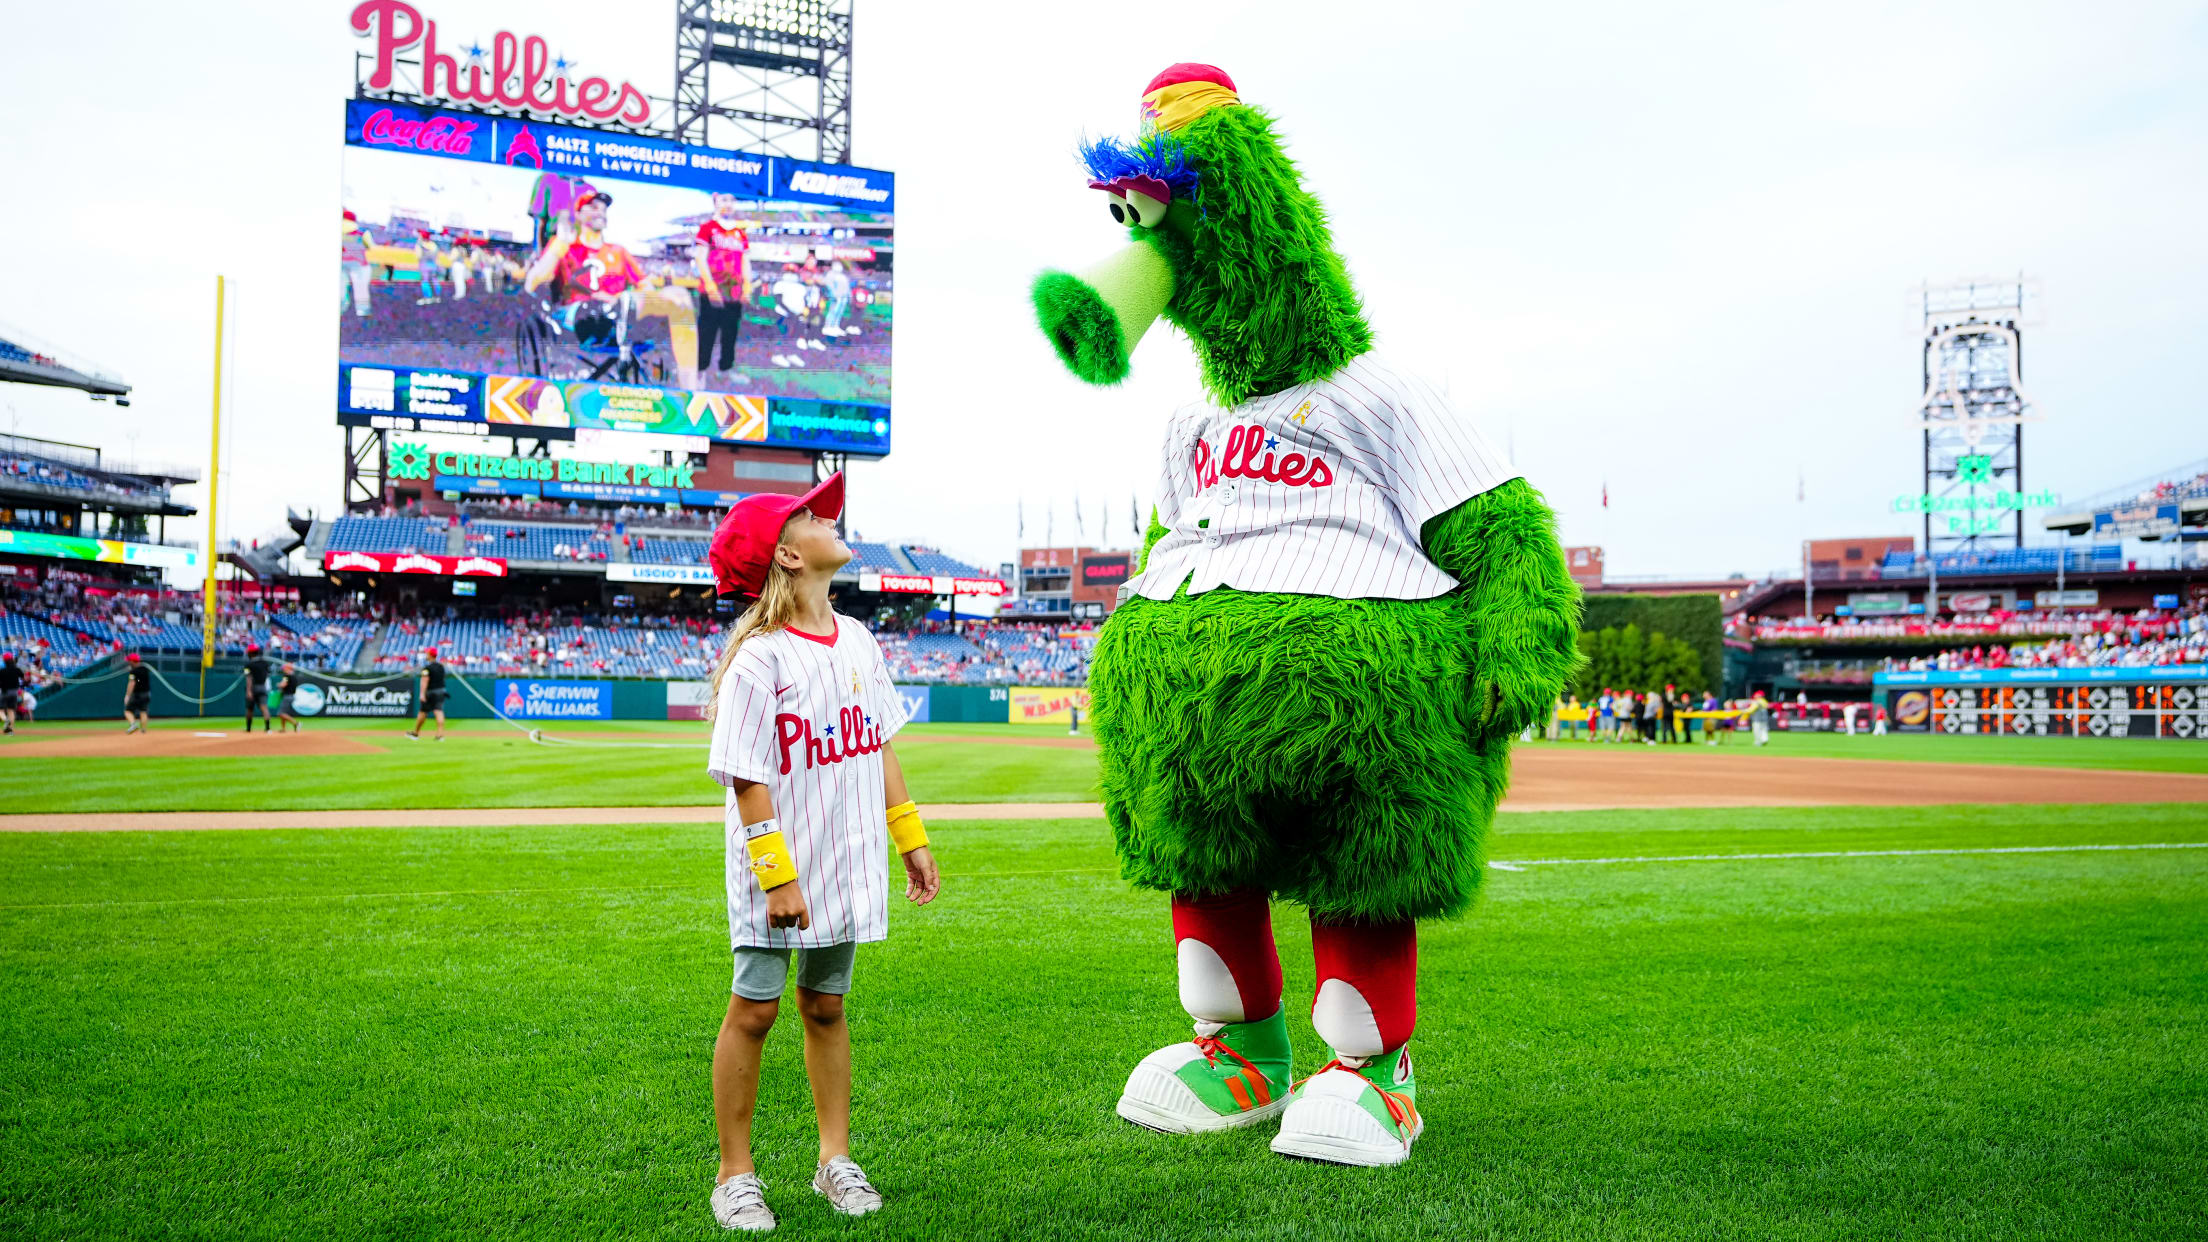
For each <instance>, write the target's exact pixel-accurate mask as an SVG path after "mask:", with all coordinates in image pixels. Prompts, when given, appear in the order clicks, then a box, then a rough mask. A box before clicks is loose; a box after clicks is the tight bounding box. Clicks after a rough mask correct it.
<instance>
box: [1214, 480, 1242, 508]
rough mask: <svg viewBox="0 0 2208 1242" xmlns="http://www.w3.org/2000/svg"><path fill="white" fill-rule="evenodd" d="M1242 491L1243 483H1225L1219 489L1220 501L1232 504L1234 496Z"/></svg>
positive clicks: (1224, 503)
mask: <svg viewBox="0 0 2208 1242" xmlns="http://www.w3.org/2000/svg"><path fill="white" fill-rule="evenodd" d="M1241 493H1242V485H1241V484H1240V483H1228V484H1225V485H1223V486H1222V487H1220V489H1219V503H1220V504H1223V505H1231V504H1233V503H1234V498H1235V497H1236V496H1238V495H1241Z"/></svg>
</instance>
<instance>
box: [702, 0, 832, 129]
mask: <svg viewBox="0 0 2208 1242" xmlns="http://www.w3.org/2000/svg"><path fill="white" fill-rule="evenodd" d="M715 65H719V66H721V67H722V73H721V80H720V81H719V82H717V83H716V82H715V81H714V79H713V67H714V66H715ZM674 105H675V107H674V116H673V119H672V124H673V127H674V137H675V140H676V141H677V142H687V143H692V144H696V145H700V146H713V147H720V148H723V149H725V150H737V151H757V152H760V153H762V154H766V155H786V156H789V157H791V158H792V159H802V160H817V161H819V162H821V163H823V164H848V163H850V162H851V0H676V4H675V99H674Z"/></svg>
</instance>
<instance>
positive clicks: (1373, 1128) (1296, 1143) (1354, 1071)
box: [1273, 1048, 1426, 1165]
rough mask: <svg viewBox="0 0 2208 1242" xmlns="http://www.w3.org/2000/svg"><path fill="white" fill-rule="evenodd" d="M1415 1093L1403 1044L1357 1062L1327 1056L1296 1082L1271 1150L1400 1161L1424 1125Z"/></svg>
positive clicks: (1362, 1161) (1360, 1161)
mask: <svg viewBox="0 0 2208 1242" xmlns="http://www.w3.org/2000/svg"><path fill="white" fill-rule="evenodd" d="M1417 1099H1418V1079H1417V1078H1416V1077H1414V1076H1413V1075H1412V1073H1411V1053H1410V1050H1409V1049H1408V1048H1404V1049H1400V1050H1398V1051H1397V1052H1396V1054H1395V1055H1394V1056H1391V1057H1385V1058H1383V1059H1381V1060H1379V1061H1377V1062H1375V1063H1373V1064H1371V1065H1367V1066H1364V1067H1363V1068H1353V1067H1351V1066H1347V1065H1344V1064H1342V1063H1341V1062H1340V1061H1339V1060H1335V1061H1329V1062H1327V1063H1326V1064H1325V1065H1323V1066H1321V1067H1320V1068H1319V1072H1318V1073H1316V1074H1313V1075H1311V1076H1310V1077H1309V1078H1306V1079H1304V1080H1303V1081H1302V1082H1300V1083H1297V1084H1296V1090H1295V1095H1294V1101H1293V1102H1292V1103H1291V1104H1289V1106H1288V1111H1287V1113H1286V1114H1285V1115H1284V1116H1282V1117H1281V1119H1280V1133H1279V1134H1277V1135H1274V1136H1273V1150H1274V1151H1277V1152H1279V1153H1280V1154H1281V1155H1283V1156H1302V1157H1304V1158H1305V1159H1307V1160H1324V1161H1326V1162H1328V1163H1329V1164H1357V1165H1384V1164H1401V1163H1403V1162H1404V1161H1405V1160H1408V1159H1410V1157H1411V1141H1412V1140H1413V1139H1416V1138H1417V1137H1418V1136H1419V1133H1420V1132H1421V1131H1423V1130H1424V1129H1425V1128H1426V1119H1425V1118H1424V1117H1422V1116H1420V1115H1419V1112H1418V1104H1417Z"/></svg>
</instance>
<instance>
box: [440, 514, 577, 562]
mask: <svg viewBox="0 0 2208 1242" xmlns="http://www.w3.org/2000/svg"><path fill="white" fill-rule="evenodd" d="M467 547H468V554H469V555H471V556H491V557H498V558H501V559H504V560H509V561H572V560H593V561H602V560H605V559H606V555H607V549H606V541H605V540H603V539H601V538H599V537H598V535H597V532H596V530H595V529H594V528H591V527H587V526H534V525H530V524H529V523H526V522H497V521H491V522H477V523H474V524H472V525H470V526H469V527H468V538H467ZM578 547H579V548H581V549H582V550H583V552H584V555H583V556H582V557H577V556H576V555H575V549H577V548H578Z"/></svg>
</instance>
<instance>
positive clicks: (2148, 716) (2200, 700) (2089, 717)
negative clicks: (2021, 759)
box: [1881, 670, 2208, 739]
mask: <svg viewBox="0 0 2208 1242" xmlns="http://www.w3.org/2000/svg"><path fill="white" fill-rule="evenodd" d="M2142 671H2143V670H2142ZM1881 693H1883V694H1884V696H1885V701H1886V710H1887V713H1888V715H1889V716H1890V718H1891V719H1892V721H1893V724H1894V728H1896V729H1897V730H1900V731H1902V732H1911V733H1972V734H1989V733H1990V734H2008V735H2012V736H2029V737H2153V738H2174V739H2208V684H2203V683H2201V682H2198V681H2184V682H2178V683H2170V682H2136V681H2135V682H2124V683H2115V684H2107V683H2094V684H2078V685H2059V684H2058V685H2031V684H1998V683H1996V684H1984V683H1981V684H1975V685H1927V686H1923V687H1921V688H1918V687H1899V686H1886V687H1883V688H1882V690H1881Z"/></svg>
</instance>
